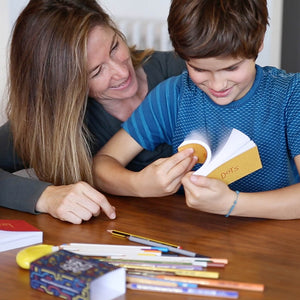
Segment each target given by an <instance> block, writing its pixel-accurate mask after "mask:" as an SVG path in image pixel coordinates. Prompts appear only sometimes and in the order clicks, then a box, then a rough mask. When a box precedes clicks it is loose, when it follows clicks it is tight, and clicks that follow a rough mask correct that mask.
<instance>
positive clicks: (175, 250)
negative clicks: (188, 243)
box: [107, 230, 209, 258]
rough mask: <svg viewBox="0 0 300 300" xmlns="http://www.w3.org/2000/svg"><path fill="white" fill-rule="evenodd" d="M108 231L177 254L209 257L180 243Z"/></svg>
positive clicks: (118, 231)
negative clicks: (182, 246) (175, 243)
mask: <svg viewBox="0 0 300 300" xmlns="http://www.w3.org/2000/svg"><path fill="white" fill-rule="evenodd" d="M107 231H108V232H109V233H111V234H112V235H114V236H117V237H122V238H126V239H128V240H129V241H132V242H135V243H140V244H143V245H147V246H154V247H166V248H168V250H169V251H171V252H173V253H176V254H180V255H185V256H190V257H203V258H209V256H206V255H202V254H198V253H195V252H192V251H188V250H184V249H182V248H181V247H180V246H178V245H174V244H170V243H167V242H162V241H158V240H154V239H150V238H146V237H143V236H139V235H135V234H132V233H127V232H124V231H120V230H107Z"/></svg>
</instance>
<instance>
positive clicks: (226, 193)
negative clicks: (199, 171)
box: [182, 172, 236, 215]
mask: <svg viewBox="0 0 300 300" xmlns="http://www.w3.org/2000/svg"><path fill="white" fill-rule="evenodd" d="M182 184H183V186H184V190H185V197H186V203H187V205H188V206H189V207H191V208H195V209H198V210H200V211H205V212H209V213H214V214H221V215H226V214H227V213H228V211H229V209H230V207H231V205H232V203H233V201H234V199H235V197H236V193H235V192H234V191H232V190H230V189H229V187H228V186H227V185H226V184H225V183H224V182H222V181H221V180H217V179H211V178H208V177H205V176H199V175H193V173H192V172H189V173H187V174H186V175H185V176H184V177H183V178H182Z"/></svg>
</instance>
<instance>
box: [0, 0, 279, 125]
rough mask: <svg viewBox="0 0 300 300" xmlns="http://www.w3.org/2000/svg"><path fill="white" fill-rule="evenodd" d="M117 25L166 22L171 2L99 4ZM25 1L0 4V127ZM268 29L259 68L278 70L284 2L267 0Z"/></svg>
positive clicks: (133, 0) (1, 1)
mask: <svg viewBox="0 0 300 300" xmlns="http://www.w3.org/2000/svg"><path fill="white" fill-rule="evenodd" d="M98 1H99V3H100V4H101V5H103V6H104V8H106V9H107V11H108V12H109V13H110V14H111V16H112V18H113V19H114V20H115V21H116V22H117V21H118V19H120V18H132V19H134V18H145V19H153V20H164V21H166V19H167V15H168V10H169V5H170V0H98ZM27 3H28V0H0V36H1V39H0V96H1V98H0V125H1V124H2V123H3V122H4V121H5V116H4V113H3V110H4V107H5V105H6V99H5V98H3V96H2V95H3V93H4V88H5V83H6V59H7V46H8V40H9V35H10V31H11V28H12V25H13V22H14V21H15V19H16V17H17V16H18V14H19V12H20V11H21V9H22V8H23V7H24V6H25V5H26V4H27ZM268 6H269V13H270V27H269V28H268V30H267V33H266V38H265V45H264V50H263V51H262V52H261V54H260V55H259V57H258V61H257V62H258V63H259V64H261V65H272V66H276V67H280V60H281V59H280V57H281V26H282V6H283V0H269V1H268Z"/></svg>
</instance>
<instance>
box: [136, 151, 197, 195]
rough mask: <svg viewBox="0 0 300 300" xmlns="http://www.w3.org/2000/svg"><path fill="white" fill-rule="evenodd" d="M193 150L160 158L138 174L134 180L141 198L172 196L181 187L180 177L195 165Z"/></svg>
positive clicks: (195, 159) (195, 158)
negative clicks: (136, 182)
mask: <svg viewBox="0 0 300 300" xmlns="http://www.w3.org/2000/svg"><path fill="white" fill-rule="evenodd" d="M193 152H194V151H193V149H191V148H189V149H185V150H184V151H181V152H178V153H176V154H174V155H172V156H171V157H168V158H160V159H158V160H156V161H155V162H153V163H152V164H150V165H148V166H147V167H145V168H144V169H143V170H141V171H140V172H138V173H137V174H138V176H137V177H136V179H137V180H138V184H137V185H136V186H137V188H138V189H139V191H140V192H139V193H138V194H139V195H140V196H141V197H144V196H147V197H158V196H167V195H171V194H174V193H176V192H177V191H178V189H179V188H180V186H181V179H182V177H183V176H184V175H185V174H186V173H187V172H189V171H190V170H191V169H192V168H193V166H194V165H195V164H196V162H197V160H198V158H197V157H195V156H194V155H193Z"/></svg>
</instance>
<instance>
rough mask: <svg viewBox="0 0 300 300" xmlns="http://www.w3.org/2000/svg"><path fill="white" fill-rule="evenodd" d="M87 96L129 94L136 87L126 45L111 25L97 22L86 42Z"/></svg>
mask: <svg viewBox="0 0 300 300" xmlns="http://www.w3.org/2000/svg"><path fill="white" fill-rule="evenodd" d="M87 61H88V72H89V96H90V97H92V98H95V99H96V100H98V101H99V102H100V103H101V102H103V101H104V100H110V99H115V100H121V99H126V98H130V97H132V96H133V95H135V94H136V92H137V89H138V83H137V78H136V74H135V70H134V68H133V65H132V61H131V56H130V52H129V49H128V46H127V45H126V43H125V42H124V41H123V39H122V38H121V37H120V36H119V35H117V34H116V33H115V32H114V31H113V30H112V29H111V28H109V27H104V26H96V27H95V28H94V29H92V31H91V32H90V34H89V38H88V44H87Z"/></svg>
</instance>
